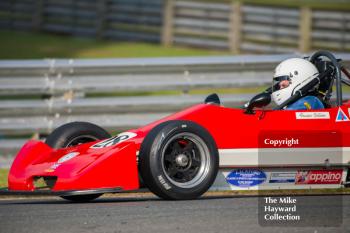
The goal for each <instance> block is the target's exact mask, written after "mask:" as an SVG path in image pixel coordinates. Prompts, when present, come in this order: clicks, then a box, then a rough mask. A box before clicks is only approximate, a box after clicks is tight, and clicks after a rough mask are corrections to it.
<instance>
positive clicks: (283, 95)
mask: <svg viewBox="0 0 350 233" xmlns="http://www.w3.org/2000/svg"><path fill="white" fill-rule="evenodd" d="M318 74H319V73H318V70H317V68H316V67H315V66H314V65H313V64H312V63H311V62H309V61H307V60H305V59H301V58H290V59H287V60H285V61H283V62H281V63H280V64H279V65H278V66H277V67H276V70H275V74H274V76H273V82H272V94H271V97H272V100H273V101H274V102H275V103H276V104H277V105H280V104H282V103H283V102H284V101H286V100H287V99H289V98H290V97H291V96H292V95H294V94H295V93H296V92H297V91H298V90H299V89H300V88H302V87H303V86H305V85H306V84H308V83H309V82H310V81H312V80H313V79H314V78H315V77H316V76H317V75H318ZM316 88H317V87H315V88H314V89H316ZM311 93H312V92H311ZM323 108H324V105H323V103H322V102H321V101H320V100H319V99H318V98H317V97H316V96H313V95H308V96H304V97H302V98H300V99H299V100H297V101H296V102H294V103H292V104H290V105H288V106H287V107H285V109H288V110H308V109H323Z"/></svg>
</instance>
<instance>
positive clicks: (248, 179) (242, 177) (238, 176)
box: [226, 169, 266, 187]
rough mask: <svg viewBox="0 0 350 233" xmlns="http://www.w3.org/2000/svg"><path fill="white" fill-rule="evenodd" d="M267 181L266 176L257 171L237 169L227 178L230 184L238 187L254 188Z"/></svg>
mask: <svg viewBox="0 0 350 233" xmlns="http://www.w3.org/2000/svg"><path fill="white" fill-rule="evenodd" d="M265 180H266V174H265V173H264V172H263V171H260V170H257V169H237V170H233V171H231V172H230V173H229V174H228V176H227V177H226V181H227V183H229V184H232V185H234V186H238V187H252V186H255V185H259V184H261V183H263V182H264V181H265Z"/></svg>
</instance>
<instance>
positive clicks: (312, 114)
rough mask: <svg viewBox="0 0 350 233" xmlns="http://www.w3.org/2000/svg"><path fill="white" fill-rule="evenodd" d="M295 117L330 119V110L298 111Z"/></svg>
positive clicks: (300, 118) (301, 118)
mask: <svg viewBox="0 0 350 233" xmlns="http://www.w3.org/2000/svg"><path fill="white" fill-rule="evenodd" d="M295 117H296V119H297V120H308V119H312V120H314V119H330V115H329V112H296V113H295Z"/></svg>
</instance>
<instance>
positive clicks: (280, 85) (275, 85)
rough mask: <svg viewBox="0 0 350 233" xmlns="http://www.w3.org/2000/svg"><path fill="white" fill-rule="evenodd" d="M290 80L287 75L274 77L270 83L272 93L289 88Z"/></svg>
mask: <svg viewBox="0 0 350 233" xmlns="http://www.w3.org/2000/svg"><path fill="white" fill-rule="evenodd" d="M290 84H291V79H290V77H289V76H288V75H283V76H278V77H274V78H273V81H272V92H274V91H278V90H282V89H284V88H287V87H289V85H290Z"/></svg>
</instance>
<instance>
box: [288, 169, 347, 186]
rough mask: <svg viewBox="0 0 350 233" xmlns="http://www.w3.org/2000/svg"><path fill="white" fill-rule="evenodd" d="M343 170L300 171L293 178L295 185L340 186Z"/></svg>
mask: <svg viewBox="0 0 350 233" xmlns="http://www.w3.org/2000/svg"><path fill="white" fill-rule="evenodd" d="M342 175H343V170H342V169H338V170H301V171H298V172H297V174H296V176H295V184H340V182H341V179H342Z"/></svg>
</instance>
